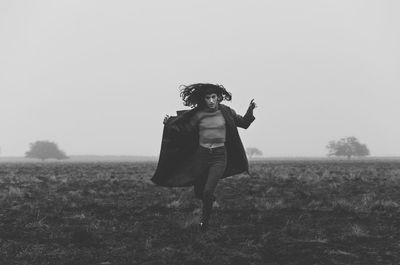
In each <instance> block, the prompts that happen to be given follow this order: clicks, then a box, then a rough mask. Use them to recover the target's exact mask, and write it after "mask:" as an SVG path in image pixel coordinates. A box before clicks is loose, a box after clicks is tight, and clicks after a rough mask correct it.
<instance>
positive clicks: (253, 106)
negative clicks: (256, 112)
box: [249, 98, 257, 110]
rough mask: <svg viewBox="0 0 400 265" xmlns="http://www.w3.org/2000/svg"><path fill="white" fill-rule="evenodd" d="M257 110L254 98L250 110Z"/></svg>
mask: <svg viewBox="0 0 400 265" xmlns="http://www.w3.org/2000/svg"><path fill="white" fill-rule="evenodd" d="M255 108H257V105H256V103H255V102H254V98H253V99H252V100H251V101H250V105H249V110H253V109H255Z"/></svg>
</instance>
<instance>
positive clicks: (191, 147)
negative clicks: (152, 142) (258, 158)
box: [151, 104, 255, 187]
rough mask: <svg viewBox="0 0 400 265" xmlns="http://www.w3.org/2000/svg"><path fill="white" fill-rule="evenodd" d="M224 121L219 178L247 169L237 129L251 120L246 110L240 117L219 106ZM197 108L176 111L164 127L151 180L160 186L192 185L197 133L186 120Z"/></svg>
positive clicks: (245, 126)
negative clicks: (223, 162)
mask: <svg viewBox="0 0 400 265" xmlns="http://www.w3.org/2000/svg"><path fill="white" fill-rule="evenodd" d="M219 107H220V110H221V113H222V115H223V117H224V118H225V126H226V137H225V147H226V151H227V166H226V170H225V172H224V174H223V176H222V178H226V177H229V176H232V175H235V174H239V173H243V172H247V173H248V172H249V165H248V161H247V157H246V152H245V150H244V147H243V144H242V141H241V139H240V136H239V132H238V129H237V127H241V128H244V129H247V128H248V127H249V126H250V124H251V123H252V122H253V121H254V120H255V117H254V116H253V111H252V110H250V108H249V109H248V110H247V112H246V114H245V115H244V116H243V117H242V116H241V115H238V114H236V112H235V111H234V110H233V109H231V108H230V107H228V106H226V105H224V104H220V105H219ZM198 110H199V108H198V107H196V108H193V109H191V110H187V111H177V116H174V117H171V118H170V119H169V120H168V121H167V123H166V124H165V125H164V130H163V135H162V143H161V151H160V157H159V160H158V165H157V169H156V172H155V174H154V176H153V177H152V178H151V180H152V181H153V182H154V183H155V184H157V185H160V186H166V187H185V186H191V185H193V184H194V183H195V178H196V172H194V170H193V168H194V162H195V161H194V159H195V152H196V150H197V148H198V146H199V131H198V128H197V127H193V126H191V125H190V123H189V120H190V118H191V117H192V116H193V115H194V114H195V113H196V111H198Z"/></svg>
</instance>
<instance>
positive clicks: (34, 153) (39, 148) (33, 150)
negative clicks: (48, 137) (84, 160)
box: [25, 141, 68, 160]
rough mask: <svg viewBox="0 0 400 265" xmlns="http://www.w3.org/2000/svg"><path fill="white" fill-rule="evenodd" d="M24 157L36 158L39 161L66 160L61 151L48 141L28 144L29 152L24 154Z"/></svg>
mask: <svg viewBox="0 0 400 265" xmlns="http://www.w3.org/2000/svg"><path fill="white" fill-rule="evenodd" d="M25 157H28V158H38V159H41V160H45V159H49V158H54V159H66V158H68V157H67V156H66V155H65V153H64V152H63V151H61V150H60V149H59V148H58V146H57V144H56V143H53V142H49V141H36V142H34V143H31V144H30V150H29V151H27V152H26V153H25Z"/></svg>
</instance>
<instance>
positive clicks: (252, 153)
mask: <svg viewBox="0 0 400 265" xmlns="http://www.w3.org/2000/svg"><path fill="white" fill-rule="evenodd" d="M246 154H247V156H248V157H249V158H252V157H253V156H262V155H263V153H262V151H261V150H259V149H258V148H256V147H247V148H246Z"/></svg>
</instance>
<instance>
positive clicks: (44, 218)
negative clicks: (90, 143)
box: [0, 160, 400, 265]
mask: <svg viewBox="0 0 400 265" xmlns="http://www.w3.org/2000/svg"><path fill="white" fill-rule="evenodd" d="M155 167H156V164H155V163H154V162H140V163H139V162H138V163H133V162H132V163H128V162H124V163H119V162H109V163H108V162H101V163H94V162H92V163H68V162H50V163H46V162H45V163H0V204H1V205H0V264H3V265H8V264H26V265H33V264H40V265H45V264H51V265H53V264H55V265H67V264H68V265H80V264H82V265H90V264H99V265H115V264H146V265H162V264H168V265H169V264H173V265H175V264H185V265H190V264H193V265H195V264H198V265H200V264H212V265H223V264H229V265H235V264H237V265H239V264H240V265H242V264H271V265H272V264H379V265H382V264H400V192H399V191H400V161H389V160H380V161H374V160H366V161H365V160H361V161H337V160H333V161H329V160H321V161H319V160H313V161H294V160H292V161H283V160H282V161H256V162H251V163H250V176H248V175H237V176H234V177H229V178H226V179H223V180H222V181H221V182H220V183H219V186H218V188H217V192H216V196H217V203H216V204H215V207H214V209H215V210H214V213H213V216H212V220H211V224H210V229H209V231H207V232H201V231H199V229H198V227H197V223H198V220H199V216H200V214H201V212H200V202H199V201H197V200H195V199H194V196H193V191H192V189H190V188H163V187H158V186H155V185H153V184H152V183H151V182H150V181H149V179H150V177H151V176H152V174H153V172H154V170H155Z"/></svg>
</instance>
